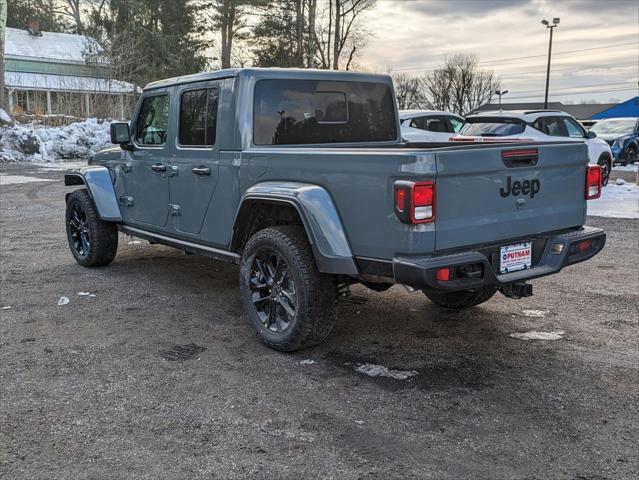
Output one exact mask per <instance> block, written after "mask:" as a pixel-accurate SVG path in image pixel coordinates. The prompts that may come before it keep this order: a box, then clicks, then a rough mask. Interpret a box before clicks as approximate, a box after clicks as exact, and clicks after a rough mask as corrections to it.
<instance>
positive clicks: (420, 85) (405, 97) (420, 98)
mask: <svg viewBox="0 0 639 480" xmlns="http://www.w3.org/2000/svg"><path fill="white" fill-rule="evenodd" d="M393 84H394V85H395V96H396V97H397V104H398V106H399V109H400V110H409V109H415V110H419V109H422V108H424V107H425V106H426V105H427V103H428V100H427V99H426V92H425V85H424V79H423V78H421V77H413V76H409V75H406V74H403V73H400V74H398V75H393Z"/></svg>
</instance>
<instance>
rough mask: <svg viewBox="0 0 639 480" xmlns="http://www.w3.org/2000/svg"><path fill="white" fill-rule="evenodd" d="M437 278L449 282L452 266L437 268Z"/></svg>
mask: <svg viewBox="0 0 639 480" xmlns="http://www.w3.org/2000/svg"><path fill="white" fill-rule="evenodd" d="M437 280H439V281H440V282H447V281H448V280H450V268H440V269H439V270H437Z"/></svg>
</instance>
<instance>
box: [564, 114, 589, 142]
mask: <svg viewBox="0 0 639 480" xmlns="http://www.w3.org/2000/svg"><path fill="white" fill-rule="evenodd" d="M563 120H564V125H565V127H566V130H567V132H568V136H569V137H573V138H584V137H585V134H584V131H583V130H582V128H581V127H580V126H579V125H577V122H575V121H574V120H573V119H572V118H567V117H564V119H563Z"/></svg>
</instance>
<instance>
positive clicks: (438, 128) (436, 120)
mask: <svg viewBox="0 0 639 480" xmlns="http://www.w3.org/2000/svg"><path fill="white" fill-rule="evenodd" d="M425 127H426V128H425V130H428V131H429V132H439V133H452V132H451V130H450V127H449V126H448V123H447V122H446V118H444V117H427V118H426V121H425Z"/></svg>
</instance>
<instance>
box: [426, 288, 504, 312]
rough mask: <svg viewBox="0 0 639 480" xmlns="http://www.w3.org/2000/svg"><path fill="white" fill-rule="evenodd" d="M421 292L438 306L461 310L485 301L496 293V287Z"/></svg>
mask: <svg viewBox="0 0 639 480" xmlns="http://www.w3.org/2000/svg"><path fill="white" fill-rule="evenodd" d="M423 292H424V295H426V296H427V297H428V298H429V300H430V301H432V302H433V303H436V304H437V305H439V306H440V307H444V308H450V309H452V310H463V309H465V308H470V307H475V306H477V305H479V304H481V303H484V302H487V301H488V300H490V299H491V298H492V297H493V295H495V293H497V289H496V288H493V287H489V288H483V289H480V290H462V291H459V292H442V291H440V290H423Z"/></svg>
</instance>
